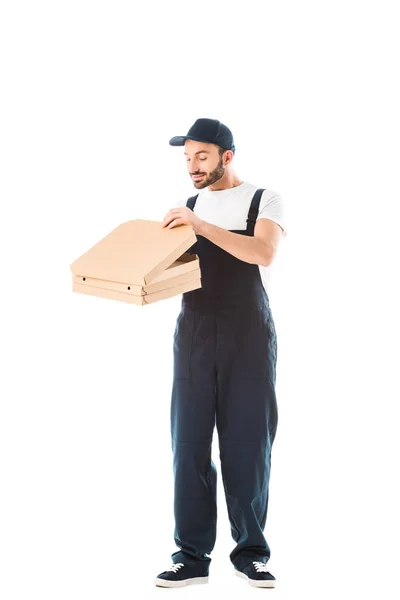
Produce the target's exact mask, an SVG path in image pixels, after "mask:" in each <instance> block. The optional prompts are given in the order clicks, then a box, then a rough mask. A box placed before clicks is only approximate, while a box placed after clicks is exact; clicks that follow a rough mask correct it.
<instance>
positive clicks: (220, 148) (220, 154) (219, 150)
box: [217, 146, 235, 157]
mask: <svg viewBox="0 0 400 600" xmlns="http://www.w3.org/2000/svg"><path fill="white" fill-rule="evenodd" d="M217 148H218V154H219V156H220V157H221V156H222V155H223V153H224V152H226V151H227V150H228V148H222V146H217ZM233 154H235V153H233Z"/></svg>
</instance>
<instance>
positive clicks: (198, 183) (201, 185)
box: [192, 180, 208, 190]
mask: <svg viewBox="0 0 400 600" xmlns="http://www.w3.org/2000/svg"><path fill="white" fill-rule="evenodd" d="M192 181H193V180H192ZM193 185H194V187H195V188H196V189H197V190H202V189H203V188H205V187H207V185H208V183H207V182H206V183H203V182H202V181H193Z"/></svg>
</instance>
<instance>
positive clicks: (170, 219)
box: [162, 206, 203, 233]
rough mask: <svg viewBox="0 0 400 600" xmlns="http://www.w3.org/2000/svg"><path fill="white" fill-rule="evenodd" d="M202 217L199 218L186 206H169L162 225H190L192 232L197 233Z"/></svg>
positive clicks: (169, 226)
mask: <svg viewBox="0 0 400 600" xmlns="http://www.w3.org/2000/svg"><path fill="white" fill-rule="evenodd" d="M202 223H203V221H202V219H199V217H197V216H196V215H195V214H194V212H193V211H192V210H191V209H190V208H189V207H188V206H182V207H180V208H171V210H169V211H168V212H167V214H166V215H165V217H164V221H163V223H162V226H163V227H167V228H168V229H171V228H172V227H176V226H177V225H192V227H193V229H194V232H195V233H198V231H199V229H200V227H201V224H202Z"/></svg>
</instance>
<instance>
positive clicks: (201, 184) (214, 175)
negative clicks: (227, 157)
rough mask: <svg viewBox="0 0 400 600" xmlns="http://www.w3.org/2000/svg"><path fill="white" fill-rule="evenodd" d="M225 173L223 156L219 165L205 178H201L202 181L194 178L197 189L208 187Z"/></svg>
mask: <svg viewBox="0 0 400 600" xmlns="http://www.w3.org/2000/svg"><path fill="white" fill-rule="evenodd" d="M224 173H225V167H224V166H223V164H222V157H220V159H219V162H218V165H217V166H216V167H215V169H214V170H213V171H211V173H209V174H208V175H206V176H205V177H204V179H201V180H200V181H195V180H194V179H192V181H193V185H194V187H195V188H196V189H198V190H202V189H203V188H205V187H208V186H209V185H212V184H213V183H215V182H216V181H218V179H221V177H222V176H223V174H224Z"/></svg>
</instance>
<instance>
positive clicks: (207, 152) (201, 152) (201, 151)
mask: <svg viewBox="0 0 400 600" xmlns="http://www.w3.org/2000/svg"><path fill="white" fill-rule="evenodd" d="M203 152H205V153H206V154H210V153H209V151H208V150H199V151H198V152H195V154H203ZM183 154H185V155H186V156H187V152H184V153H183Z"/></svg>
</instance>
